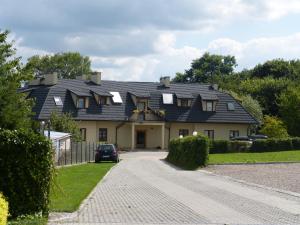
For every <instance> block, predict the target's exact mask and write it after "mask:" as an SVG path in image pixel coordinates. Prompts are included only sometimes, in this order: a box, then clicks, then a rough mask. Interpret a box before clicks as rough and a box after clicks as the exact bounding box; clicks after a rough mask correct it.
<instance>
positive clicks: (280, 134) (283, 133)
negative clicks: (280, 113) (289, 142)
mask: <svg viewBox="0 0 300 225" xmlns="http://www.w3.org/2000/svg"><path fill="white" fill-rule="evenodd" d="M260 132H261V133H262V134H265V135H267V136H268V137H270V138H288V137H289V135H288V132H287V129H286V127H285V125H284V123H283V122H282V121H281V120H280V119H279V118H278V117H275V116H265V117H264V124H263V126H262V128H261V130H260Z"/></svg>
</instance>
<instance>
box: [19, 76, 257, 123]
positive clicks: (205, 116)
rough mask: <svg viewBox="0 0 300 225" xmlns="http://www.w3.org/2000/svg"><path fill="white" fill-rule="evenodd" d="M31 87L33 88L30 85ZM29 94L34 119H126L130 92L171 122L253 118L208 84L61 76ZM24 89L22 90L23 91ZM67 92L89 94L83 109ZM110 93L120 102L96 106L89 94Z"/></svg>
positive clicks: (130, 106) (130, 105) (246, 120)
mask: <svg viewBox="0 0 300 225" xmlns="http://www.w3.org/2000/svg"><path fill="white" fill-rule="evenodd" d="M33 87H34V88H33ZM27 88H28V89H31V90H30V94H29V97H32V98H35V100H36V104H35V106H34V108H33V111H34V112H35V116H34V117H35V119H38V120H44V119H48V118H49V117H50V114H51V112H53V111H57V112H59V113H60V112H64V113H66V112H69V113H71V114H72V115H73V117H74V119H76V120H106V121H110V120H113V121H127V120H128V118H130V117H131V115H132V113H133V110H134V109H135V108H136V107H135V105H134V103H133V101H132V98H131V96H130V95H131V94H133V95H136V96H137V97H147V98H148V99H149V108H150V109H151V110H153V111H158V110H164V111H165V115H164V120H165V121H173V122H175V121H176V122H199V123H201V122H206V123H246V124H254V123H257V121H256V120H255V119H254V118H253V117H252V116H251V115H250V114H249V113H248V112H247V111H246V110H245V109H244V108H243V107H242V106H241V105H240V104H239V103H238V102H237V101H236V100H235V99H234V98H233V97H232V96H230V95H229V94H227V93H223V92H220V91H217V90H214V89H212V88H211V86H210V85H208V84H181V83H171V84H170V85H169V87H164V86H161V85H160V83H157V82H123V81H108V80H102V81H101V85H96V84H94V83H92V82H88V81H84V80H75V79H62V80H59V81H58V83H57V84H56V85H53V86H42V85H40V86H29V87H27ZM23 91H24V90H23ZM71 92H73V93H74V94H76V95H80V96H90V101H89V102H90V104H89V108H87V109H77V108H76V107H75V105H74V103H73V100H72V96H71ZM110 92H119V93H120V95H121V98H122V100H123V103H121V104H110V105H101V106H99V105H98V104H97V103H96V101H95V99H94V98H93V96H92V95H91V93H99V94H101V93H103V94H105V95H106V96H110ZM162 93H172V94H173V98H174V104H171V105H169V104H168V105H167V104H163V102H162ZM58 96H59V97H61V99H62V102H63V106H56V105H55V102H54V97H58ZM201 96H202V97H204V98H206V99H213V100H217V101H218V102H217V106H216V111H215V112H205V111H202V107H201ZM178 97H182V98H187V97H188V98H191V100H192V105H191V107H190V108H185V107H178V106H177V103H176V100H177V98H178ZM229 102H232V103H233V104H234V106H235V110H234V111H229V110H228V109H227V103H229Z"/></svg>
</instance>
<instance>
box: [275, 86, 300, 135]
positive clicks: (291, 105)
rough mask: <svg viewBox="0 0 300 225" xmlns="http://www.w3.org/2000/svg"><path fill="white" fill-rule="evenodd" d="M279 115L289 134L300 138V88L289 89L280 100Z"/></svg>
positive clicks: (282, 94)
mask: <svg viewBox="0 0 300 225" xmlns="http://www.w3.org/2000/svg"><path fill="white" fill-rule="evenodd" d="M278 102H279V113H280V115H281V118H282V120H283V122H284V123H285V125H286V126H287V129H288V133H289V134H290V135H292V136H300V87H289V88H288V89H287V90H286V91H284V92H282V93H281V95H280V96H279V98H278Z"/></svg>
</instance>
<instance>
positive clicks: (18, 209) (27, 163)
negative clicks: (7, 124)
mask: <svg viewBox="0 0 300 225" xmlns="http://www.w3.org/2000/svg"><path fill="white" fill-rule="evenodd" d="M52 154H53V151H52V148H51V143H50V141H48V140H47V139H46V138H45V137H44V136H42V135H40V134H36V133H33V132H29V131H24V130H16V131H10V130H3V129H0V192H3V194H4V196H6V198H7V200H8V202H9V213H10V216H11V217H12V218H15V217H17V216H20V215H25V214H35V213H42V214H43V215H47V214H48V203H49V190H50V183H51V180H52V175H53V171H54V167H53V159H52V157H53V155H52Z"/></svg>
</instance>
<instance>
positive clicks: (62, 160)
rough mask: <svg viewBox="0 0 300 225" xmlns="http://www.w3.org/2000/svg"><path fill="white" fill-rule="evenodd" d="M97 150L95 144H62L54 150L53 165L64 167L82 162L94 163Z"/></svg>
mask: <svg viewBox="0 0 300 225" xmlns="http://www.w3.org/2000/svg"><path fill="white" fill-rule="evenodd" d="M96 149H97V144H96V143H90V142H70V143H67V142H63V144H62V145H59V146H58V147H57V148H56V149H55V158H54V161H55V165H56V166H65V165H72V164H79V163H84V162H94V161H95V153H96Z"/></svg>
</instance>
